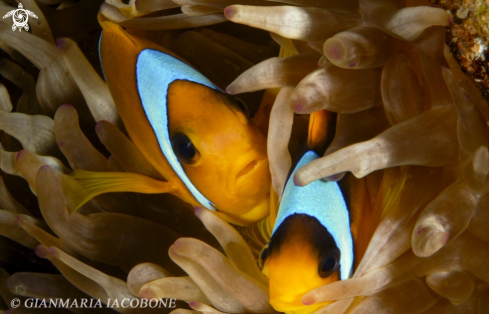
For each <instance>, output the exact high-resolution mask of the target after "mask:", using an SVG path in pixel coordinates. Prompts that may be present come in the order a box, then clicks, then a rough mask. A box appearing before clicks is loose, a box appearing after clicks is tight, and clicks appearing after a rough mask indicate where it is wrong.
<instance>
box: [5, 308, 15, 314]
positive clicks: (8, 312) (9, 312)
mask: <svg viewBox="0 0 489 314" xmlns="http://www.w3.org/2000/svg"><path fill="white" fill-rule="evenodd" d="M13 310H14V309H10V310H7V311H5V314H12V311H13Z"/></svg>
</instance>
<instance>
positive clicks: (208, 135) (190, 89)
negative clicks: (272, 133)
mask: <svg viewBox="0 0 489 314" xmlns="http://www.w3.org/2000/svg"><path fill="white" fill-rule="evenodd" d="M101 24H102V26H103V28H104V30H103V33H102V37H101V41H100V58H101V62H102V67H103V70H104V75H105V78H106V81H107V85H108V87H109V90H110V92H111V94H112V97H113V99H114V102H115V104H116V106H117V109H118V111H119V114H120V116H121V118H122V121H123V122H124V126H125V128H126V130H127V133H128V134H129V137H130V138H131V140H132V141H133V143H134V144H135V146H136V147H137V148H138V149H139V151H140V152H141V153H142V154H143V155H144V156H145V157H146V159H147V161H148V162H149V163H150V164H151V165H152V166H153V167H154V168H155V169H157V171H158V173H160V174H161V177H160V178H153V179H157V180H160V181H161V180H164V181H167V182H168V184H167V185H165V188H164V189H161V191H162V192H170V193H172V194H175V195H177V196H178V197H180V198H181V199H183V200H184V201H186V202H188V203H190V204H192V205H194V206H203V207H206V208H208V209H210V210H215V211H217V213H218V214H219V215H221V216H222V217H223V218H224V219H226V220H227V221H229V222H231V223H235V224H239V225H249V224H253V223H256V222H257V221H260V220H262V219H263V218H265V217H266V216H267V215H268V213H269V198H270V173H269V167H268V160H267V156H266V138H265V137H264V135H263V134H262V133H261V132H260V131H259V130H258V128H257V127H256V125H255V124H254V123H253V121H252V120H251V119H250V118H249V117H248V116H247V110H246V107H245V105H244V104H243V103H242V102H241V101H239V100H237V99H235V98H234V97H232V96H229V95H227V94H225V93H223V92H222V91H221V90H220V89H219V88H217V87H216V86H215V85H214V84H213V83H212V82H210V81H209V80H208V79H207V78H205V77H204V76H203V75H202V74H200V73H199V72H197V71H196V70H195V69H193V68H192V67H191V66H190V65H188V64H187V63H186V62H185V61H184V60H182V59H180V58H179V57H178V56H175V55H174V54H173V53H171V52H169V51H168V50H166V49H165V48H163V47H161V46H159V45H157V44H155V43H153V42H151V41H148V40H145V39H143V38H138V37H136V36H132V35H130V34H127V33H126V32H125V31H124V30H122V29H121V28H120V27H119V26H117V25H115V24H112V23H110V22H101ZM127 176H128V178H129V177H130V176H131V174H127ZM75 177H76V174H75ZM87 177H88V179H87V180H86V181H87V182H89V181H90V179H89V176H87V175H85V178H87ZM120 177H123V175H122V174H121V175H120ZM96 180H99V182H101V185H104V184H106V185H107V187H108V186H109V185H110V184H111V183H110V179H107V180H106V181H105V182H104V181H103V180H104V177H103V175H101V174H98V175H97V179H96ZM128 180H129V179H128ZM147 182H148V184H149V185H151V184H153V183H151V181H150V180H149V179H148V181H147ZM82 185H83V184H82ZM154 185H155V186H156V185H157V184H154ZM128 189H129V190H128ZM158 189H159V188H155V190H158ZM106 191H109V188H106ZM110 191H111V192H113V191H114V189H111V190H110ZM120 191H134V192H142V193H145V191H144V189H142V188H141V187H137V186H134V187H127V185H126V187H125V189H121V190H120ZM101 193H104V188H100V189H99V190H98V191H97V192H96V193H92V197H93V196H94V195H96V194H101ZM151 193H154V192H151Z"/></svg>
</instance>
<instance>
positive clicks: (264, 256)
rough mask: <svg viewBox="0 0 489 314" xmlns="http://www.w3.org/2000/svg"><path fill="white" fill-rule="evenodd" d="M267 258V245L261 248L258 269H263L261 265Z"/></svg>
mask: <svg viewBox="0 0 489 314" xmlns="http://www.w3.org/2000/svg"><path fill="white" fill-rule="evenodd" d="M267 257H268V243H267V245H265V246H264V247H263V249H262V250H261V252H260V255H259V256H258V266H259V267H260V269H262V268H263V264H264V263H265V260H266V259H267Z"/></svg>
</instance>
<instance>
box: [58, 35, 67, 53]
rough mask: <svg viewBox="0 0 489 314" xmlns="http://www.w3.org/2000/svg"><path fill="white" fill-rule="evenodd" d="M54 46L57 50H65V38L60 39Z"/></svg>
mask: <svg viewBox="0 0 489 314" xmlns="http://www.w3.org/2000/svg"><path fill="white" fill-rule="evenodd" d="M56 46H57V47H58V49H59V50H61V51H63V50H64V49H65V48H66V38H60V39H58V41H57V42H56Z"/></svg>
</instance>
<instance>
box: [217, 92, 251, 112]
mask: <svg viewBox="0 0 489 314" xmlns="http://www.w3.org/2000/svg"><path fill="white" fill-rule="evenodd" d="M221 97H222V98H223V99H224V103H225V104H226V105H228V106H229V107H235V108H237V109H238V110H239V111H241V112H242V113H244V115H245V116H246V117H248V118H249V117H250V111H249V109H248V106H247V105H246V104H245V102H244V101H242V100H241V99H239V98H238V97H235V96H231V95H226V94H221Z"/></svg>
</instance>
